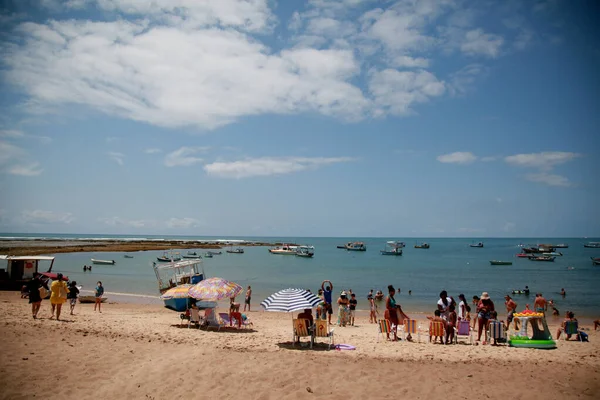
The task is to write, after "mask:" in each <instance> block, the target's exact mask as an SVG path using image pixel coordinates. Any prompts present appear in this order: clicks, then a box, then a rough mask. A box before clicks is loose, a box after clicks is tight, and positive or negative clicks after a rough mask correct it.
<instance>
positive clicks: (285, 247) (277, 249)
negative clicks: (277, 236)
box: [269, 244, 298, 256]
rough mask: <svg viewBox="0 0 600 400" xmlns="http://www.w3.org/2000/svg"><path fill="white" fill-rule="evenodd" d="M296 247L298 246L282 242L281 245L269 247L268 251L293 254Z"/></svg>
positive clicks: (287, 254)
mask: <svg viewBox="0 0 600 400" xmlns="http://www.w3.org/2000/svg"><path fill="white" fill-rule="evenodd" d="M297 248H298V246H291V245H289V244H284V245H283V246H277V247H275V248H273V249H269V253H271V254H280V255H283V256H295V255H296V250H297Z"/></svg>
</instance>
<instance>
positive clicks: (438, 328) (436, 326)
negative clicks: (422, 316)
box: [429, 321, 446, 343]
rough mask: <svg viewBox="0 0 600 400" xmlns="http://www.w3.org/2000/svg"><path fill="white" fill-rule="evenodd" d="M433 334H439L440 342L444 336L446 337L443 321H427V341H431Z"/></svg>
mask: <svg viewBox="0 0 600 400" xmlns="http://www.w3.org/2000/svg"><path fill="white" fill-rule="evenodd" d="M434 336H440V337H441V338H442V343H444V338H445V337H446V329H445V328H444V323H443V322H441V321H431V322H430V323H429V343H431V338H432V337H434Z"/></svg>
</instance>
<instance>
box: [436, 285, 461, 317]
mask: <svg viewBox="0 0 600 400" xmlns="http://www.w3.org/2000/svg"><path fill="white" fill-rule="evenodd" d="M450 304H456V302H455V301H454V299H453V298H452V297H448V292H446V291H445V290H442V291H441V293H440V299H439V300H438V302H437V307H438V310H440V313H441V314H442V318H444V319H445V320H447V319H448V315H449V313H450V311H449V307H450Z"/></svg>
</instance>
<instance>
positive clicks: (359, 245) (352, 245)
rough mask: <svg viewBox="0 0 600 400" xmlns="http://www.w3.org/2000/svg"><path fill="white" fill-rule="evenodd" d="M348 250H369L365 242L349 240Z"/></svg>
mask: <svg viewBox="0 0 600 400" xmlns="http://www.w3.org/2000/svg"><path fill="white" fill-rule="evenodd" d="M346 250H348V251H367V246H365V244H364V243H363V242H348V243H346Z"/></svg>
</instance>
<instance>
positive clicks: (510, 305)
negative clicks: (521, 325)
mask: <svg viewBox="0 0 600 400" xmlns="http://www.w3.org/2000/svg"><path fill="white" fill-rule="evenodd" d="M504 300H505V301H504V305H505V306H506V312H507V314H508V315H507V316H506V326H510V323H511V322H512V321H513V319H514V317H513V314H514V313H515V311H516V310H517V303H515V301H514V300H513V299H512V298H511V297H510V296H509V295H506V296H504ZM515 329H517V327H516V323H515Z"/></svg>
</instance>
